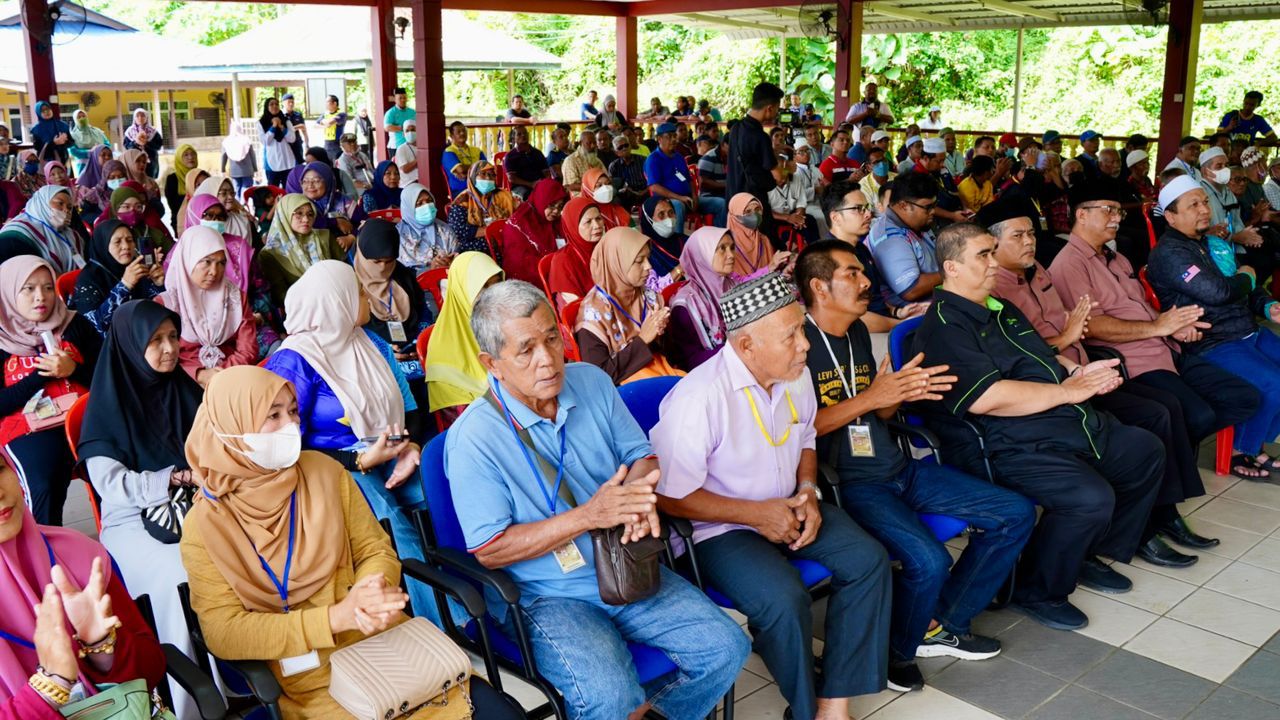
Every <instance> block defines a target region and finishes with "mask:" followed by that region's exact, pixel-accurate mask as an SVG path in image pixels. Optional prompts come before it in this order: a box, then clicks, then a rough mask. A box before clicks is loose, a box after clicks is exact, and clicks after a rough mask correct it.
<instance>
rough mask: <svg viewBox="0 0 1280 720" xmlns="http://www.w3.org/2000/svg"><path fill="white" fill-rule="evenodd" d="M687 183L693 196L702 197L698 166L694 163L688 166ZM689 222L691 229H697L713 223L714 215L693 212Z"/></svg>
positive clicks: (714, 220)
mask: <svg viewBox="0 0 1280 720" xmlns="http://www.w3.org/2000/svg"><path fill="white" fill-rule="evenodd" d="M689 184H690V186H691V187H692V188H693V190H692V192H693V196H694V197H695V198H698V197H702V176H701V175H699V174H698V166H696V165H690V166H689ZM690 222H692V223H693V229H694V230H697V229H698V228H700V227H704V226H708V225H715V222H716V216H715V215H713V214H712V213H709V212H699V213H694V215H693V217H692V218H690Z"/></svg>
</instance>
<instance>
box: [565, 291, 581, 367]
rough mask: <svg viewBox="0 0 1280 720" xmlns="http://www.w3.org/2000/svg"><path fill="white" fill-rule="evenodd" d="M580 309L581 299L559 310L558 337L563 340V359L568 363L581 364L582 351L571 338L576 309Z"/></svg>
mask: <svg viewBox="0 0 1280 720" xmlns="http://www.w3.org/2000/svg"><path fill="white" fill-rule="evenodd" d="M580 307H582V298H578V299H577V300H574V301H573V302H571V303H569V304H568V305H565V306H564V308H562V309H561V310H560V337H561V338H562V339H563V340H564V359H565V360H568V361H569V362H582V350H581V349H579V348H578V341H577V340H576V339H574V337H573V326H574V325H576V324H577V322H578V309H579V308H580Z"/></svg>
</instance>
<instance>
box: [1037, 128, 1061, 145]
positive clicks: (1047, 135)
mask: <svg viewBox="0 0 1280 720" xmlns="http://www.w3.org/2000/svg"><path fill="white" fill-rule="evenodd" d="M1061 137H1062V133H1060V132H1058V131H1057V130H1045V131H1044V135H1043V136H1042V137H1041V138H1040V142H1041V143H1043V144H1045V145H1048V144H1049V143H1051V142H1054V141H1056V140H1058V139H1059V138H1061Z"/></svg>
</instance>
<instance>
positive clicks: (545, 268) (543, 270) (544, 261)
mask: <svg viewBox="0 0 1280 720" xmlns="http://www.w3.org/2000/svg"><path fill="white" fill-rule="evenodd" d="M554 254H555V253H547V254H546V255H543V256H542V257H540V258H538V279H539V280H541V281H542V292H544V293H546V294H547V297H548V298H550V299H552V300H554V299H555V298H554V297H552V295H551V281H550V277H551V256H552V255H554Z"/></svg>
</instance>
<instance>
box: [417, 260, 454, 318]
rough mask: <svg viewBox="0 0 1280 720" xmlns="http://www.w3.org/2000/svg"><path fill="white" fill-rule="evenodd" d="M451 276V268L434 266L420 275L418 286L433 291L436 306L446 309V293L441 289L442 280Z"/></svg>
mask: <svg viewBox="0 0 1280 720" xmlns="http://www.w3.org/2000/svg"><path fill="white" fill-rule="evenodd" d="M448 277H449V268H434V269H432V270H427V271H426V272H424V273H422V274H421V275H419V276H418V286H419V287H421V288H422V289H423V290H426V291H427V292H429V293H431V299H433V300H435V301H436V308H438V309H441V310H443V309H444V293H442V292H441V291H440V282H441V281H443V280H445V279H446V278H448Z"/></svg>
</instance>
